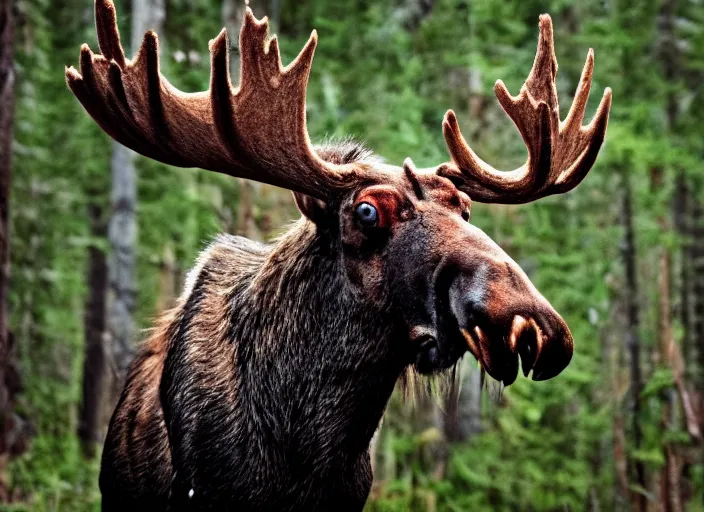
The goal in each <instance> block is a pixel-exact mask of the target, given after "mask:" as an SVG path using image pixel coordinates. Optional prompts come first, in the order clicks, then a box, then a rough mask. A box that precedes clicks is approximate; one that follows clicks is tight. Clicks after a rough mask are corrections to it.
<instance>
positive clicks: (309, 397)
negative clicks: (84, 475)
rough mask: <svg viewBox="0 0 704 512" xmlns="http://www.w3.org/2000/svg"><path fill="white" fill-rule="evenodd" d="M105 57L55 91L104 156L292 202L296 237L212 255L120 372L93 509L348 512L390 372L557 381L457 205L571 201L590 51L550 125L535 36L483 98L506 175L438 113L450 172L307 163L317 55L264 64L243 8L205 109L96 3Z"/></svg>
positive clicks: (537, 301) (528, 319) (266, 48)
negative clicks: (464, 361) (514, 163)
mask: <svg viewBox="0 0 704 512" xmlns="http://www.w3.org/2000/svg"><path fill="white" fill-rule="evenodd" d="M95 13H96V24H97V28H98V41H99V44H100V49H101V52H102V55H95V54H93V53H92V52H91V51H90V49H89V48H88V47H87V46H85V45H84V47H83V48H82V50H81V61H80V62H81V65H80V73H79V72H78V71H77V70H75V69H73V68H68V69H67V70H66V77H67V82H68V85H69V87H70V88H71V90H72V91H73V93H74V94H75V95H76V97H77V98H78V99H79V100H80V101H81V103H82V104H83V106H84V107H85V108H86V110H87V111H88V112H89V113H90V114H91V116H92V117H93V118H94V119H95V121H96V122H97V123H98V124H99V125H100V126H101V127H102V128H103V129H104V130H105V131H106V132H107V133H108V134H110V135H111V136H112V137H113V138H115V139H116V140H117V141H119V142H121V143H122V144H125V145H127V146H129V147H130V148H132V149H134V150H135V151H138V152H140V153H142V154H143V155H145V156H148V157H151V158H153V159H156V160H159V161H161V162H164V163H167V164H172V165H178V166H181V167H202V168H205V169H209V170H212V171H216V172H222V173H226V174H230V175H232V176H237V177H242V178H249V179H254V180H258V181H261V182H265V183H270V184H274V185H278V186H280V187H283V188H287V189H289V190H291V191H292V192H293V193H294V199H295V201H296V205H297V206H298V209H299V210H300V211H301V213H302V214H303V218H302V219H301V220H300V221H298V222H297V223H296V224H295V225H294V226H293V227H292V228H291V229H290V230H289V231H288V232H287V233H286V234H285V235H283V236H282V237H281V238H280V239H279V240H278V241H276V242H275V243H273V244H272V245H262V244H258V243H254V242H251V241H249V240H246V239H243V238H239V237H228V236H223V237H220V238H219V239H218V240H217V241H216V242H215V243H213V244H212V245H211V246H210V247H209V248H208V249H207V250H205V251H204V253H203V254H202V255H201V257H200V258H199V260H198V263H197V264H196V267H195V268H194V270H193V271H192V272H191V273H190V274H189V278H188V279H187V283H186V287H185V291H184V293H183V295H182V296H181V298H180V299H179V301H178V304H177V305H176V307H175V308H174V309H172V310H171V311H169V312H167V313H166V314H165V315H164V316H163V317H162V319H161V320H160V321H159V324H158V325H157V327H156V329H155V330H154V331H153V333H152V335H151V337H150V338H149V339H148V340H147V342H146V343H145V344H144V345H143V347H142V348H141V349H140V352H139V355H138V356H137V358H136V359H135V361H134V362H133V364H132V365H131V367H130V371H129V375H128V378H127V382H126V384H125V388H124V391H123V393H122V396H121V398H120V400H119V403H118V405H117V407H116V409H115V412H114V414H113V417H112V420H111V422H110V427H109V431H108V435H107V438H106V441H105V449H104V451H103V461H102V469H101V476H100V487H101V491H102V493H103V502H102V503H103V505H102V506H103V510H104V511H106V512H109V511H125V510H127V511H130V510H149V511H162V510H163V511H166V510H168V511H180V510H188V511H206V510H217V511H229V510H231V511H255V510H256V511H264V512H267V511H290V512H293V511H301V512H302V511H306V512H308V511H327V510H339V511H360V510H361V509H362V508H363V506H364V503H365V501H366V499H367V496H368V494H369V490H370V487H371V482H372V474H371V464H370V459H369V450H368V448H369V443H370V440H371V438H372V435H373V434H374V431H375V429H376V428H377V426H378V424H379V421H380V419H381V416H382V414H383V411H384V408H385V406H386V403H387V402H388V400H389V397H390V396H391V393H392V391H393V388H394V385H395V383H396V382H397V381H398V379H399V377H401V376H402V375H404V373H405V372H406V371H408V370H409V369H412V370H413V371H415V372H417V373H420V374H433V373H437V372H441V371H443V370H445V369H447V368H450V367H451V366H453V365H454V364H455V363H456V362H457V361H458V359H459V358H460V357H461V356H462V355H463V354H464V353H466V352H467V351H469V352H471V353H472V354H473V355H474V356H475V357H476V358H477V360H478V361H479V362H480V363H481V365H482V367H483V368H484V370H486V372H487V373H488V374H489V375H491V376H492V377H493V378H495V379H497V380H500V381H502V382H503V383H504V384H506V385H509V384H511V383H513V382H514V380H515V379H516V377H517V375H518V371H519V359H520V362H521V365H522V369H523V372H524V374H525V375H526V376H527V375H528V374H529V373H531V372H532V378H533V379H534V380H544V379H549V378H552V377H554V376H555V375H557V374H559V373H560V372H561V371H562V370H563V369H564V368H565V367H566V366H567V364H568V363H569V361H570V359H571V357H572V352H573V348H574V345H573V340H572V335H571V334H570V331H569V329H568V327H567V325H566V324H565V322H564V320H563V319H562V318H561V317H560V315H559V314H558V313H557V312H556V311H555V310H554V309H553V308H552V306H551V305H550V304H549V303H548V302H547V300H545V298H544V297H543V296H542V295H541V294H540V293H539V292H538V291H537V290H536V289H535V287H534V286H533V285H532V283H531V282H530V280H529V279H528V277H527V276H526V274H525V273H524V272H523V271H522V270H521V268H520V267H519V266H518V265H517V264H516V262H514V261H513V260H512V259H511V258H510V257H509V256H508V255H507V254H506V253H505V252H504V251H503V250H502V249H501V248H499V247H498V246H497V245H496V244H495V243H494V242H493V241H492V240H491V239H490V238H489V237H488V236H487V235H486V234H484V233H483V232H482V231H481V230H479V229H478V228H476V227H474V226H472V225H471V224H470V223H469V220H470V208H471V202H472V201H481V202H488V203H526V202H529V201H533V200H536V199H539V198H541V197H544V196H547V195H550V194H558V193H563V192H567V191H568V190H570V189H572V188H574V187H575V186H577V185H578V184H579V183H580V182H581V180H582V179H584V177H585V176H586V174H587V172H588V171H589V169H590V168H591V166H592V165H593V163H594V161H595V159H596V156H597V153H598V151H599V148H600V147H601V144H602V142H603V139H604V135H605V132H606V125H607V121H608V113H609V108H610V104H611V92H610V90H608V89H607V90H606V91H605V94H604V97H603V98H602V101H601V104H600V106H599V109H598V111H597V113H596V115H595V116H594V119H593V120H592V121H591V122H590V123H589V124H588V125H587V126H582V121H583V116H584V110H585V107H586V102H587V98H588V95H589V89H590V84H591V76H592V69H593V63H594V60H593V54H592V52H591V51H590V53H589V55H588V57H587V63H586V65H585V67H584V71H583V73H582V77H581V79H580V84H579V88H578V89H577V93H576V95H575V99H574V102H573V104H572V108H571V109H570V112H569V114H568V116H567V118H566V119H565V120H564V121H561V120H560V118H559V108H558V104H557V91H556V89H555V75H556V73H557V61H556V59H555V54H554V48H553V34H552V23H551V21H550V18H549V17H548V16H546V15H545V16H541V18H540V38H539V41H538V52H537V54H536V58H535V62H534V64H533V69H532V71H531V73H530V75H529V76H528V79H527V80H526V83H525V85H524V86H523V88H522V89H521V92H520V94H519V95H518V96H516V97H513V96H511V95H510V94H509V93H508V91H507V90H506V88H505V87H504V86H503V83H501V82H500V81H499V82H497V86H496V88H495V89H496V94H497V97H498V99H499V101H500V103H501V105H502V107H503V108H504V110H505V111H506V112H507V114H508V115H509V116H510V117H511V118H512V119H513V121H514V123H515V124H516V126H517V127H518V129H519V131H520V132H521V134H522V136H523V140H524V141H525V143H526V145H527V147H528V160H527V162H526V164H525V165H523V166H522V167H520V168H518V169H516V170H514V171H512V172H508V173H505V172H501V171H498V170H496V169H494V168H493V167H491V166H490V165H489V164H487V163H486V162H484V161H483V160H481V159H480V158H479V157H478V156H477V155H476V154H475V153H474V152H473V151H472V150H471V148H470V147H469V146H468V145H467V143H466V141H465V140H464V138H463V137H462V134H461V132H460V129H459V125H458V122H457V119H456V118H455V115H454V113H453V112H452V111H448V112H447V114H446V115H445V119H444V121H443V133H444V136H445V140H446V142H447V145H448V149H449V151H450V154H451V157H452V159H451V161H449V162H445V163H443V164H440V165H439V166H437V167H435V168H430V169H421V170H418V169H416V168H415V166H414V165H413V163H412V162H411V161H410V160H407V161H406V162H404V164H403V166H402V167H395V166H392V165H387V164H385V163H384V162H382V161H381V160H380V159H378V158H377V157H374V156H373V155H372V154H371V153H370V152H368V151H366V150H365V149H364V148H362V147H361V146H358V145H355V144H352V143H342V144H338V145H328V146H324V147H318V148H316V147H313V146H312V145H311V144H310V140H309V137H308V133H307V129H306V117H305V116H306V114H305V92H306V86H307V81H308V74H309V71H310V66H311V63H312V58H313V52H314V50H315V45H316V43H317V35H316V34H315V33H313V34H312V35H311V38H310V39H309V41H308V43H307V44H306V46H305V47H304V48H303V50H302V51H301V53H300V54H299V56H298V57H297V58H296V59H295V60H294V61H293V62H292V63H291V64H290V65H289V66H287V67H286V68H284V67H283V66H282V65H281V61H280V56H279V52H278V43H277V41H276V39H275V38H271V39H270V38H268V34H267V30H268V25H267V21H266V20H263V21H259V20H257V19H256V18H255V17H254V15H253V14H252V12H251V11H250V10H247V12H246V14H245V17H244V22H243V25H242V30H241V32H240V45H239V46H240V55H241V70H240V76H241V83H240V86H239V88H237V89H235V88H233V87H232V84H231V83H230V76H229V69H228V63H229V58H228V47H229V45H228V41H227V35H226V33H225V32H224V31H223V32H222V33H221V34H220V36H218V37H217V38H216V39H215V40H213V41H212V42H211V44H210V50H211V82H210V89H209V90H208V91H206V92H202V93H195V94H185V93H182V92H180V91H178V90H177V89H175V88H174V87H173V86H171V85H170V84H169V83H168V81H166V79H165V78H164V77H163V76H162V75H161V74H160V72H159V60H158V41H157V38H156V35H155V34H153V33H151V32H149V33H147V34H146V35H145V38H144V42H143V44H142V47H141V48H140V50H139V52H138V53H137V57H136V58H135V59H134V60H128V59H126V57H125V55H124V52H123V50H122V46H121V44H120V38H119V33H118V29H117V21H116V13H115V8H114V5H113V3H112V1H111V0H95Z"/></svg>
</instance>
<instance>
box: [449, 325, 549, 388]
mask: <svg viewBox="0 0 704 512" xmlns="http://www.w3.org/2000/svg"><path fill="white" fill-rule="evenodd" d="M504 330H505V329H501V328H499V329H497V328H496V327H494V328H489V329H486V331H485V330H484V329H482V328H481V327H480V326H479V325H474V326H473V327H470V328H469V329H460V332H461V334H462V336H463V338H464V341H465V342H466V344H467V348H468V349H469V352H471V354H472V355H473V356H474V357H475V358H476V359H477V361H478V362H479V364H481V366H482V368H483V369H484V370H486V372H487V373H488V374H489V375H490V376H491V377H492V378H494V379H496V380H498V381H501V382H503V384H504V385H506V386H508V385H511V384H513V383H514V382H515V380H516V378H517V377H518V369H519V359H520V368H521V370H522V371H523V376H524V377H528V375H529V374H530V373H531V371H533V370H534V369H535V366H536V362H537V360H538V357H539V356H540V352H541V348H542V346H543V334H542V332H541V330H540V327H539V326H538V325H537V324H536V323H535V321H533V320H532V319H526V318H524V317H522V316H520V315H517V316H515V317H514V319H513V322H512V325H511V327H510V329H509V330H508V332H507V333H502V332H501V331H504ZM497 331H498V332H497ZM540 377H541V375H540V374H538V373H536V372H533V375H532V378H533V380H542V379H541V378H540Z"/></svg>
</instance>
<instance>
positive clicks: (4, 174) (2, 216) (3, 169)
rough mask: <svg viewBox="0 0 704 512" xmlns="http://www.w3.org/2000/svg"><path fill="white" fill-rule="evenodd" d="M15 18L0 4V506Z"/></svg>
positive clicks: (7, 400)
mask: <svg viewBox="0 0 704 512" xmlns="http://www.w3.org/2000/svg"><path fill="white" fill-rule="evenodd" d="M12 15H13V13H12V0H0V502H1V501H2V494H3V489H2V487H3V485H2V482H3V472H4V469H5V467H4V466H5V461H6V456H7V454H8V452H9V449H10V447H9V446H8V439H7V434H8V429H9V427H10V415H11V414H12V397H11V396H10V395H11V393H10V391H9V389H8V386H7V377H8V368H9V359H10V338H9V325H8V309H7V308H8V304H7V294H8V286H9V283H8V281H9V277H10V238H9V227H10V225H9V200H10V166H11V157H12V125H13V113H14V106H15V97H14V91H15V87H14V84H15V73H14V67H13V60H12V59H13V57H12V55H13V27H14V22H13V18H12Z"/></svg>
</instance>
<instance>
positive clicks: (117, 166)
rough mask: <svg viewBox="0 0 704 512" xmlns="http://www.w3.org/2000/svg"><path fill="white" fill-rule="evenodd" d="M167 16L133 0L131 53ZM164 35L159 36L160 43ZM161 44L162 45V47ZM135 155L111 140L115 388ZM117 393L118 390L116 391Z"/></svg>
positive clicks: (120, 375) (159, 1) (128, 287)
mask: <svg viewBox="0 0 704 512" xmlns="http://www.w3.org/2000/svg"><path fill="white" fill-rule="evenodd" d="M165 16H166V11H165V5H164V0H133V3H132V52H133V53H134V52H136V51H137V49H138V48H139V46H140V44H141V42H142V38H143V35H144V33H145V32H146V31H147V30H150V29H152V30H155V31H157V32H160V31H161V28H162V26H163V23H164V18H165ZM163 41H164V40H163V37H162V38H161V39H160V42H161V44H162V45H163ZM162 47H163V46H162ZM134 159H135V154H134V153H133V152H132V151H131V150H129V149H127V148H126V147H124V146H122V145H121V144H119V143H117V142H113V153H112V159H111V161H110V167H111V173H112V218H111V220H110V228H109V234H108V236H109V239H110V247H111V254H110V262H109V269H110V292H111V293H110V298H111V301H110V310H109V326H110V335H111V344H112V347H111V348H112V351H111V352H112V354H111V355H112V359H113V369H114V372H115V379H114V386H113V387H114V388H115V389H116V390H119V389H120V388H121V387H122V383H123V382H124V378H125V374H126V372H127V367H128V365H129V363H130V361H131V359H132V346H133V345H132V343H133V336H134V319H133V314H134V308H135V300H136V294H137V290H136V285H135V282H134V276H135V253H136V243H137V242H136V241H137V219H136V214H135V213H136V207H137V175H136V171H135V166H134ZM118 392H119V391H118Z"/></svg>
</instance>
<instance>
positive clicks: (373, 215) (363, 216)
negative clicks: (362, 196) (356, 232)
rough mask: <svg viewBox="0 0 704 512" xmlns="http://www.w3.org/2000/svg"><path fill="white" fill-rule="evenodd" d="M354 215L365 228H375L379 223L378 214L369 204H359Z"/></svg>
mask: <svg viewBox="0 0 704 512" xmlns="http://www.w3.org/2000/svg"><path fill="white" fill-rule="evenodd" d="M355 213H356V215H357V218H358V219H359V222H361V223H362V224H363V225H365V226H376V224H377V222H379V212H377V211H376V208H375V207H374V206H372V205H371V204H369V203H359V204H358V205H357V208H355Z"/></svg>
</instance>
